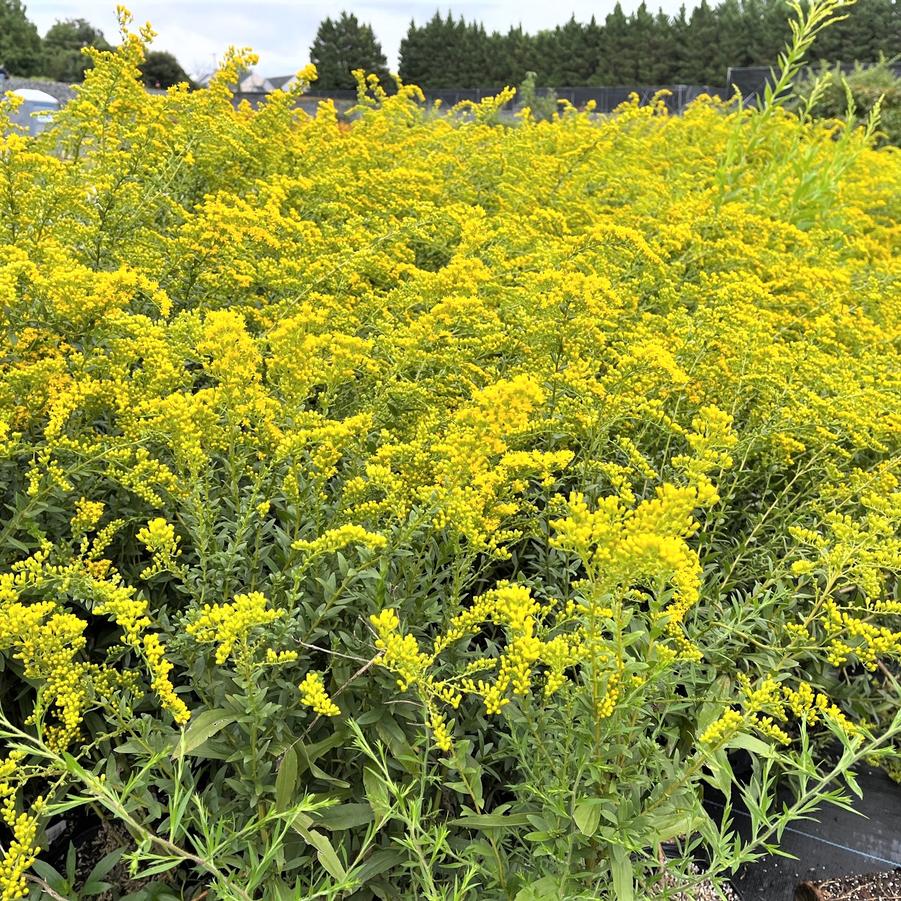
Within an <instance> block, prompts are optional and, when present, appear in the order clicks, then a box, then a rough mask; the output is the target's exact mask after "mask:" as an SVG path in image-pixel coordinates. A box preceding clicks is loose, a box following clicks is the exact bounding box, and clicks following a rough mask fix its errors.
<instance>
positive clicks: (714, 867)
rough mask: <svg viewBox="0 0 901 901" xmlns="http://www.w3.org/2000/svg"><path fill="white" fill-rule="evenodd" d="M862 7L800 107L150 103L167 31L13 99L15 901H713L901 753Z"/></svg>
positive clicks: (10, 492)
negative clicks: (817, 89)
mask: <svg viewBox="0 0 901 901" xmlns="http://www.w3.org/2000/svg"><path fill="white" fill-rule="evenodd" d="M845 6H846V5H845V4H843V3H838V2H835V0H813V2H812V4H811V5H810V6H806V7H803V8H802V7H800V6H799V7H797V8H796V10H795V19H794V22H795V25H794V29H793V35H794V37H793V43H792V45H791V46H790V47H789V48H788V49H787V51H786V54H785V57H784V59H783V61H782V73H781V75H780V76H779V77H777V80H776V87H775V88H774V89H773V91H772V93H771V94H770V96H768V98H767V99H766V100H765V102H764V103H763V104H762V106H761V107H760V108H742V107H741V106H740V105H737V104H735V103H731V102H723V101H721V100H717V99H713V98H709V97H708V98H701V99H699V100H698V101H697V102H695V103H694V104H693V105H691V106H690V108H689V109H688V110H687V111H686V112H685V114H684V115H680V116H671V115H668V114H667V110H666V106H665V104H664V103H663V101H662V98H657V100H655V101H654V102H653V103H651V104H650V105H647V106H641V105H639V104H638V102H637V100H633V101H630V102H629V103H626V104H624V105H623V106H622V107H621V108H620V109H619V110H618V111H617V112H616V114H615V115H613V116H610V117H604V118H600V117H598V116H597V115H596V114H595V113H594V112H593V111H592V110H590V109H589V110H585V111H578V110H575V109H573V108H572V107H571V106H567V105H562V106H561V108H560V110H559V112H557V113H555V114H554V115H553V116H552V117H550V118H549V119H547V120H545V121H537V119H536V117H535V116H528V115H522V116H519V117H513V116H508V117H506V118H505V117H504V116H503V115H501V113H502V112H503V108H504V107H505V105H507V104H508V103H509V101H510V100H511V98H512V96H513V93H512V91H506V92H504V93H502V94H501V95H499V96H498V97H496V98H493V99H491V100H489V101H486V102H484V103H482V104H468V105H466V106H465V107H461V108H457V109H452V110H448V111H446V112H442V111H441V110H438V109H435V108H434V107H427V106H426V105H425V104H424V103H423V102H422V94H421V92H420V91H419V90H418V88H416V87H415V86H412V85H404V84H401V85H399V87H398V90H397V91H396V92H395V93H391V94H389V93H387V92H386V91H384V90H383V89H382V87H381V86H380V85H379V84H378V81H377V80H373V79H371V78H369V79H367V78H366V76H365V75H364V74H363V73H360V76H359V103H358V104H357V106H356V107H355V109H354V110H353V112H352V115H351V117H350V122H349V124H348V122H346V121H343V120H339V117H338V115H337V113H336V110H335V108H334V106H333V105H332V104H331V103H330V102H324V103H322V104H321V105H320V107H319V109H318V112H317V113H316V115H314V116H310V115H307V114H305V113H304V112H302V111H300V110H299V109H297V107H296V96H297V94H298V93H299V92H302V91H303V90H304V88H305V86H306V85H308V84H309V82H310V80H312V79H313V78H314V77H315V72H314V71H312V70H310V69H307V70H304V71H303V72H301V73H300V74H299V78H298V81H297V83H296V86H295V87H294V88H292V90H291V91H290V92H287V93H281V92H276V93H275V94H273V95H271V96H270V97H269V98H268V99H267V101H266V102H265V103H263V104H261V105H260V107H259V108H257V109H251V108H250V107H249V106H247V105H246V104H239V105H234V103H233V99H232V96H231V93H230V89H229V85H231V84H234V83H235V81H236V74H237V72H238V71H239V69H241V68H242V67H245V66H247V65H249V64H250V60H251V56H250V55H249V52H247V51H238V50H233V51H231V52H230V53H229V54H228V55H227V57H226V60H225V63H224V65H223V67H222V69H221V70H220V71H219V73H218V74H217V75H216V76H215V77H214V78H213V80H212V82H211V83H210V86H209V88H208V89H205V90H200V91H193V92H192V91H188V90H187V88H186V87H184V86H182V87H175V88H172V89H170V90H169V91H168V92H166V93H164V94H148V93H147V92H146V91H145V90H144V88H143V86H142V84H141V80H140V68H139V67H140V64H141V61H142V60H143V58H144V54H145V52H146V48H147V43H148V41H149V40H150V38H151V37H152V33H151V32H150V30H149V27H148V28H145V29H142V30H140V31H139V32H135V31H133V29H132V26H131V20H130V17H129V16H128V14H127V13H126V12H125V11H121V12H120V21H121V29H122V37H121V42H120V44H119V46H118V47H117V48H116V49H114V50H108V51H96V50H93V51H90V55H91V57H92V60H93V63H94V64H93V66H92V67H91V68H90V69H89V70H88V71H87V73H86V77H85V82H84V85H82V86H80V87H79V88H78V89H77V90H76V96H75V99H74V100H72V101H71V102H70V103H69V104H68V105H66V106H65V107H64V108H63V109H62V110H61V111H60V112H59V113H58V114H57V115H56V117H55V120H54V122H53V124H52V127H50V128H49V129H47V130H46V131H45V132H43V133H42V134H41V135H39V136H37V137H27V136H25V135H23V134H21V133H20V132H18V131H17V130H16V129H15V128H14V127H13V126H12V124H11V122H10V119H9V115H8V114H9V111H10V109H11V107H10V106H9V104H8V103H7V105H5V106H4V107H3V113H2V115H3V116H4V117H5V118H4V119H3V121H2V124H0V135H2V137H0V245H2V253H0V344H2V355H0V492H2V501H3V510H4V515H3V519H2V522H0V802H2V805H0V816H2V821H3V823H2V826H0V846H2V862H0V897H2V898H3V899H4V901H11V899H19V898H25V897H30V898H33V899H38V898H42V899H43V898H54V897H56V898H59V897H63V898H67V899H75V898H81V897H93V896H95V895H96V894H97V893H98V892H106V893H107V894H106V897H109V898H114V899H115V898H119V899H123V901H124V899H126V898H127V899H130V901H151V899H160V901H162V899H188V898H194V899H198V898H204V897H205V898H209V899H213V898H216V899H242V901H248V899H259V901H269V899H273V901H289V899H291V901H297V899H313V898H322V899H339V898H354V899H361V901H362V899H367V898H385V899H389V898H390V899H415V898H428V899H451V898H453V899H469V898H476V897H481V898H488V899H515V901H539V899H544V901H550V899H581V898H584V899H589V898H591V899H611V901H613V899H617V901H628V899H632V898H635V899H638V898H648V897H654V898H667V897H669V898H673V897H676V896H677V893H679V892H685V893H687V894H688V895H689V896H690V894H691V892H692V891H693V887H694V886H695V885H696V884H697V883H698V882H699V881H700V880H702V879H706V880H709V881H712V882H713V883H714V885H717V884H722V883H723V881H724V880H725V879H727V878H728V877H729V876H730V875H731V874H732V873H733V872H734V870H735V869H736V868H737V867H738V866H739V865H740V864H742V863H743V862H747V861H749V860H752V859H754V858H755V856H758V855H760V854H762V853H765V852H766V851H767V850H769V849H771V848H773V847H775V846H776V845H777V844H778V840H779V838H780V836H781V834H782V832H783V830H784V829H785V828H787V827H788V825H789V824H790V823H791V822H792V821H793V820H794V819H797V818H802V817H807V816H810V815H811V814H812V813H813V812H814V811H815V810H816V809H817V808H818V807H821V806H822V805H823V804H826V803H837V804H848V803H850V800H849V799H850V798H851V796H852V794H853V793H854V792H855V791H856V790H857V786H856V783H855V781H854V770H853V768H854V766H855V764H857V763H858V762H860V761H862V760H869V761H873V762H875V763H877V764H882V765H884V766H886V767H892V766H897V763H898V754H897V750H896V749H897V737H898V733H899V731H901V715H899V703H898V701H899V686H898V682H897V673H898V658H899V656H901V599H899V594H898V592H899V588H898V584H899V583H898V581H897V574H898V571H899V568H901V540H899V534H898V527H899V523H901V483H899V478H901V455H899V448H901V443H899V437H901V361H899V342H901V317H899V312H901V289H899V276H901V264H899V259H901V256H899V254H898V250H899V237H901V233H899V228H898V204H899V198H901V159H899V156H898V153H897V151H896V150H894V149H892V148H886V147H882V148H878V149H877V148H876V147H875V146H874V131H875V129H874V128H873V127H871V128H859V127H854V126H853V124H848V125H845V126H841V128H840V129H839V130H838V131H837V130H836V125H835V123H829V122H820V121H818V120H817V119H815V118H814V117H812V116H810V115H806V114H805V113H804V112H803V111H802V112H801V113H800V114H796V113H794V112H791V111H790V109H788V108H787V106H786V103H785V102H784V94H783V87H786V86H787V85H788V83H789V82H790V81H791V77H792V76H793V75H794V74H795V73H796V72H797V68H798V66H799V65H800V64H801V61H802V58H803V52H804V50H805V49H806V48H807V46H809V40H810V39H811V38H812V37H813V35H814V34H815V33H816V31H817V30H818V29H819V28H821V27H824V26H825V25H826V24H827V23H828V22H829V21H830V20H832V19H834V18H835V16H836V15H843V14H845V12H846V9H845ZM851 14H852V15H853V12H852V13H851ZM738 754H740V755H741V756H742V758H743V760H744V761H745V764H746V765H745V766H744V767H743V768H742V767H736V760H737V757H736V755H738ZM777 796H778V798H779V800H778V802H777ZM705 799H706V800H708V801H711V800H712V801H714V802H716V803H717V804H719V805H720V806H719V807H715V806H714V805H707V806H705V804H704V801H705ZM786 799H787V800H786ZM738 800H741V802H742V803H743V804H744V806H745V808H746V809H747V811H748V812H749V813H750V827H749V831H744V832H743V833H742V834H743V837H742V838H739V837H738V833H737V831H736V829H735V826H734V817H735V816H736V814H735V813H734V809H733V804H735V803H737V801H738ZM715 810H719V811H721V812H719V813H712V812H711V811H715ZM79 817H81V818H90V821H91V822H92V823H94V824H96V825H97V826H98V827H100V828H101V829H102V830H103V842H102V844H103V845H104V846H105V847H104V852H106V851H108V852H109V853H110V855H111V856H106V857H102V859H99V860H98V859H95V858H94V857H91V854H92V853H93V851H92V849H91V847H88V846H85V845H82V844H79V840H80V836H79V834H78V831H77V829H75V828H74V827H73V825H72V824H73V823H77V822H82V821H83V820H79V819H78V818H79ZM70 841H71V842H72V851H71V854H70V855H69V861H68V862H67V863H66V864H63V863H61V860H62V859H64V858H65V856H66V848H67V847H68V845H69V843H70ZM664 848H666V849H667V850H666V854H664ZM697 866H699V867H700V871H698V869H697V868H696V867H697ZM63 870H64V871H65V872H62V871H63ZM92 872H93V875H88V876H86V877H85V878H84V879H83V880H82V881H81V882H79V875H78V874H79V873H87V874H91V873H92ZM664 877H665V878H664ZM98 886H100V888H98ZM680 897H684V896H680Z"/></svg>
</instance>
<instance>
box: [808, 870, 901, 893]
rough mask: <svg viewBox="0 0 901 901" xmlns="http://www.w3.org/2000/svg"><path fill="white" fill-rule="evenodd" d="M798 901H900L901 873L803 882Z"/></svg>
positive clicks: (872, 874) (867, 874)
mask: <svg viewBox="0 0 901 901" xmlns="http://www.w3.org/2000/svg"><path fill="white" fill-rule="evenodd" d="M795 901H901V871H899V870H895V871H894V872H890V873H864V874H862V875H860V876H843V877H842V878H841V879H827V880H825V881H823V882H802V883H801V885H799V886H798V888H797V889H796V890H795Z"/></svg>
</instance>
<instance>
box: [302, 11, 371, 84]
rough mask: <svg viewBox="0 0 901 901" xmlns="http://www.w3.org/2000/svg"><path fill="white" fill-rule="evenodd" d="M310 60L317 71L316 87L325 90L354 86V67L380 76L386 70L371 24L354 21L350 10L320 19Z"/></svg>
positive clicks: (355, 19) (354, 18)
mask: <svg viewBox="0 0 901 901" xmlns="http://www.w3.org/2000/svg"><path fill="white" fill-rule="evenodd" d="M310 60H311V62H313V63H315V65H316V68H317V70H318V72H319V80H318V85H319V87H321V88H325V89H326V90H328V89H334V88H353V87H355V86H356V81H355V80H354V77H353V75H352V74H351V73H352V72H353V70H354V69H363V70H364V71H365V72H366V73H367V74H370V73H375V74H376V75H378V76H379V77H380V78H385V77H386V76H387V74H388V69H387V65H388V63H387V60H386V59H385V54H384V53H382V47H381V44H379V42H378V41H377V40H376V37H375V34H374V33H373V31H372V28H371V27H370V26H369V25H366V24H365V23H361V22H359V21H357V17H356V16H355V15H354V14H353V13H346V12H342V13H341V17H340V18H339V19H337V20H335V21H334V22H333V21H332V20H331V18H326V19H324V20H323V21H322V22H321V23H320V25H319V30H318V31H317V32H316V38H315V40H314V41H313V46H312V47H310Z"/></svg>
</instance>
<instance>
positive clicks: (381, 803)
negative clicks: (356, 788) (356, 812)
mask: <svg viewBox="0 0 901 901" xmlns="http://www.w3.org/2000/svg"><path fill="white" fill-rule="evenodd" d="M363 789H364V791H365V792H366V800H367V801H368V802H369V806H370V807H371V808H372V812H373V813H374V814H375V815H376V816H377V817H378V818H379V819H385V818H386V817H387V816H389V815H390V813H391V804H390V803H389V801H388V793H387V791H386V790H385V786H384V784H383V783H382V780H381V778H380V777H379V774H378V773H377V772H376V771H375V770H373V769H372V768H371V767H364V768H363Z"/></svg>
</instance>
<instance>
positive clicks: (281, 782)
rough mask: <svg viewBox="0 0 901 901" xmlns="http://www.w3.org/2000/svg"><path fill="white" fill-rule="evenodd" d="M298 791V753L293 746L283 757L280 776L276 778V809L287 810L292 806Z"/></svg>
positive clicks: (279, 771) (279, 769) (279, 767)
mask: <svg viewBox="0 0 901 901" xmlns="http://www.w3.org/2000/svg"><path fill="white" fill-rule="evenodd" d="M296 789H297V751H295V750H294V746H293V745H291V746H289V747H288V750H287V751H285V753H284V755H283V756H282V762H281V763H280V764H279V766H278V774H277V775H276V777H275V809H276V810H279V811H281V810H287V809H288V808H289V807H290V806H291V802H292V801H293V799H294V792H295V790H296Z"/></svg>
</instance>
